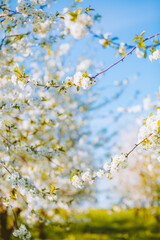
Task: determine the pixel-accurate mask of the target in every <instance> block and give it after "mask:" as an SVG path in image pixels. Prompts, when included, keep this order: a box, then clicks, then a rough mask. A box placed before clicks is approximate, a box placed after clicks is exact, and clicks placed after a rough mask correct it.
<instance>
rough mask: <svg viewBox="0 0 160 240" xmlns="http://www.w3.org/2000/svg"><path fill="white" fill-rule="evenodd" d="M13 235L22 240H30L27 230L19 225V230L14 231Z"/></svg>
mask: <svg viewBox="0 0 160 240" xmlns="http://www.w3.org/2000/svg"><path fill="white" fill-rule="evenodd" d="M13 235H14V236H15V237H18V238H20V239H22V240H25V239H29V238H31V233H30V232H29V231H28V230H27V228H26V226H25V225H23V224H21V226H20V228H19V229H17V230H14V232H13Z"/></svg>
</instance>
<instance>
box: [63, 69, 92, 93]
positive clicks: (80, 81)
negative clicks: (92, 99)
mask: <svg viewBox="0 0 160 240" xmlns="http://www.w3.org/2000/svg"><path fill="white" fill-rule="evenodd" d="M64 85H66V86H75V87H82V88H83V89H88V88H89V87H90V86H91V85H93V81H92V77H91V75H88V73H87V74H86V73H85V74H82V72H76V73H75V74H74V75H73V77H67V78H66V79H65V82H64Z"/></svg>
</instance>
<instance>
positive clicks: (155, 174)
mask: <svg viewBox="0 0 160 240" xmlns="http://www.w3.org/2000/svg"><path fill="white" fill-rule="evenodd" d="M159 104H160V101H159V93H157V99H156V101H154V102H152V101H151V97H150V96H149V95H148V96H147V97H146V98H145V99H144V100H143V106H141V114H143V110H142V109H144V110H145V111H146V110H149V111H152V112H154V111H155V109H156V108H158V107H159ZM151 119H153V116H152V113H151V114H150V117H149V118H148V120H147V122H149V121H153V120H151ZM137 120H138V121H137V122H139V124H141V122H142V121H143V122H144V125H143V126H145V125H146V119H144V120H143V117H139V118H138V119H137ZM152 124H154V123H152ZM135 128H136V127H135ZM135 128H134V129H135ZM143 129H144V127H143V128H141V131H140V137H141V134H142V130H143ZM145 129H146V128H145ZM152 132H153V130H150V133H152ZM122 138H123V141H124V143H125V144H124V145H121V146H119V147H120V149H121V150H122V151H126V148H131V145H133V139H135V138H136V136H135V131H134V132H132V131H131V132H130V136H128V135H127V134H126V133H125V132H122ZM149 142H150V138H149V139H148V143H147V144H149ZM154 142H157V140H156V141H154ZM154 144H155V143H154ZM154 144H153V147H154ZM144 146H145V145H144ZM145 148H146V146H145ZM159 162H160V152H159V148H157V147H154V150H152V149H151V150H147V152H146V151H144V150H143V149H142V148H139V149H138V150H137V151H135V152H134V153H133V155H132V156H131V157H130V159H129V161H128V166H127V168H125V169H122V170H121V171H119V174H116V175H115V177H114V178H113V183H114V186H115V189H116V191H118V192H119V193H120V194H121V197H122V202H121V205H123V206H127V207H132V206H135V207H137V208H140V207H147V208H150V209H151V210H153V213H154V214H155V216H156V219H157V220H158V221H159V215H158V212H157V210H158V209H156V207H157V206H159V203H160V202H159V201H160V198H159V192H160V178H159V173H160V164H159Z"/></svg>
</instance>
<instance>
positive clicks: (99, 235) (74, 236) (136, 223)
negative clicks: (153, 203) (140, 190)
mask: <svg viewBox="0 0 160 240" xmlns="http://www.w3.org/2000/svg"><path fill="white" fill-rule="evenodd" d="M64 217H65V218H66V215H64ZM38 231H39V232H41V235H40V234H39V236H41V237H38ZM32 235H34V239H36V240H38V239H48V240H49V239H54V240H60V239H63V240H64V239H65V240H86V239H87V240H92V239H93V240H94V239H96V240H101V239H102V240H103V239H111V240H112V239H117V240H118V239H129V240H139V239H144V240H148V239H150V240H151V239H157V240H158V239H160V222H159V223H158V221H157V220H156V218H155V217H154V216H153V215H152V214H151V213H150V211H149V210H144V209H141V210H139V211H138V212H136V211H135V210H133V209H132V210H126V211H120V212H108V211H107V210H103V209H102V210H93V209H90V210H88V211H87V212H83V213H77V214H73V215H72V216H69V218H68V220H67V224H58V223H57V224H54V225H49V226H47V227H44V228H42V226H41V227H40V228H39V230H37V228H36V230H34V231H33V233H32Z"/></svg>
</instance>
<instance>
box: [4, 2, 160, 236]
mask: <svg viewBox="0 0 160 240" xmlns="http://www.w3.org/2000/svg"><path fill="white" fill-rule="evenodd" d="M80 2H81V0H75V1H74V2H73V3H72V5H71V6H67V7H66V8H64V9H62V11H60V12H58V11H57V12H56V13H55V14H54V13H53V12H52V6H53V4H54V1H53V2H52V1H50V0H48V1H45V0H39V1H38V0H30V1H27V0H18V1H17V3H16V6H14V4H15V2H14V1H13V2H12V1H11V3H10V4H9V2H8V1H7V0H6V1H1V4H0V10H1V13H0V31H1V39H0V40H1V41H0V61H1V65H0V68H1V71H0V79H1V85H0V97H1V102H0V109H1V119H0V124H1V130H0V137H1V138H0V141H1V151H0V154H1V159H0V166H1V171H0V174H1V187H0V188H1V191H0V194H1V200H0V204H1V209H2V211H1V212H2V213H1V220H2V221H3V227H2V238H3V239H9V238H10V236H11V233H12V232H13V235H14V236H15V237H19V238H21V239H28V238H30V237H31V235H30V232H29V230H28V229H27V227H26V226H25V225H21V226H20V225H19V222H18V216H20V217H21V218H22V219H24V216H25V220H26V223H27V224H28V225H31V224H33V223H34V222H36V221H39V222H47V223H48V222H49V221H50V220H54V217H53V216H54V209H55V208H56V207H62V208H68V205H69V204H70V203H71V201H72V200H73V199H74V200H76V197H77V196H78V199H79V198H80V197H83V195H84V194H85V196H86V194H88V193H89V191H88V189H89V187H87V188H83V186H84V185H85V184H93V182H94V181H95V179H96V178H97V177H100V178H101V177H103V176H106V177H107V178H112V177H113V175H114V174H115V172H117V171H118V170H119V168H123V167H125V166H126V162H127V158H128V156H129V155H130V153H131V152H132V151H133V150H134V149H135V148H136V147H137V146H139V145H141V144H143V145H144V146H145V147H146V148H152V149H154V150H155V149H157V146H158V144H159V132H160V130H159V129H160V116H159V115H156V116H150V117H149V118H148V119H147V120H146V125H145V126H142V128H141V129H140V133H139V140H138V143H137V144H136V145H135V147H134V148H133V149H132V150H131V151H130V152H128V153H127V154H124V153H122V154H121V155H115V156H114V157H113V158H112V161H111V162H110V163H108V162H106V163H105V165H104V167H103V169H102V168H100V169H98V170H96V171H95V169H94V167H93V165H92V167H91V163H92V155H91V152H90V149H89V148H88V149H86V146H85V139H86V136H85V135H84V132H83V129H87V127H86V121H85V119H86V110H87V104H88V105H89V104H90V100H89V102H88V103H87V104H82V102H81V95H82V94H83V93H84V92H83V90H87V89H89V88H90V87H91V86H93V85H94V84H95V83H96V80H97V77H98V76H99V75H101V74H103V73H104V72H106V71H108V70H109V69H110V68H112V67H114V66H115V65H117V64H118V63H120V62H121V61H123V60H124V59H125V58H126V57H127V56H128V55H129V54H131V53H132V52H133V51H136V54H137V57H146V54H147V51H148V50H151V54H150V55H149V59H150V60H151V61H153V60H154V59H158V58H160V50H159V49H158V46H159V41H158V38H157V36H158V35H160V33H156V34H155V35H153V36H150V37H147V38H144V33H145V32H142V33H141V34H140V36H138V35H136V37H135V38H134V39H133V41H134V42H135V43H136V44H135V45H133V46H130V45H128V44H125V43H118V42H117V38H115V37H112V36H111V34H110V33H105V34H102V33H101V34H99V35H98V34H96V33H95V32H94V31H93V26H94V23H95V22H96V21H97V20H98V19H99V15H98V14H94V9H92V8H91V6H89V7H87V8H85V9H82V8H81V7H80V5H79V4H80ZM87 34H88V35H92V36H93V37H94V38H96V39H97V40H98V42H99V43H100V44H101V45H102V46H103V47H104V48H106V47H112V48H115V49H116V51H118V53H119V54H120V56H121V58H120V59H119V60H118V61H116V62H115V63H114V64H112V65H111V66H109V67H108V68H106V69H105V70H102V71H101V72H98V73H96V74H95V73H94V74H93V75H91V74H90V73H89V72H88V71H90V70H91V71H93V70H92V69H91V66H94V64H93V63H92V61H91V60H90V59H83V61H80V62H78V63H76V64H73V62H72V61H71V62H69V61H70V58H69V57H68V58H67V57H66V54H67V53H68V52H69V51H71V49H72V47H73V46H72V44H73V43H72V40H73V39H75V40H79V39H82V38H83V37H85V36H86V35H87ZM151 39H152V40H153V41H152V42H151V43H149V44H148V45H146V42H148V41H149V40H151ZM63 42H64V43H63ZM68 75H70V76H68ZM86 159H87V160H86ZM85 169H87V171H86V170H85ZM72 185H73V186H74V187H75V188H74V187H73V186H72ZM8 214H10V215H11V216H12V218H13V223H12V224H11V227H10V229H7V227H6V224H7V223H6V222H5V221H4V218H5V219H6V216H7V215H8Z"/></svg>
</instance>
